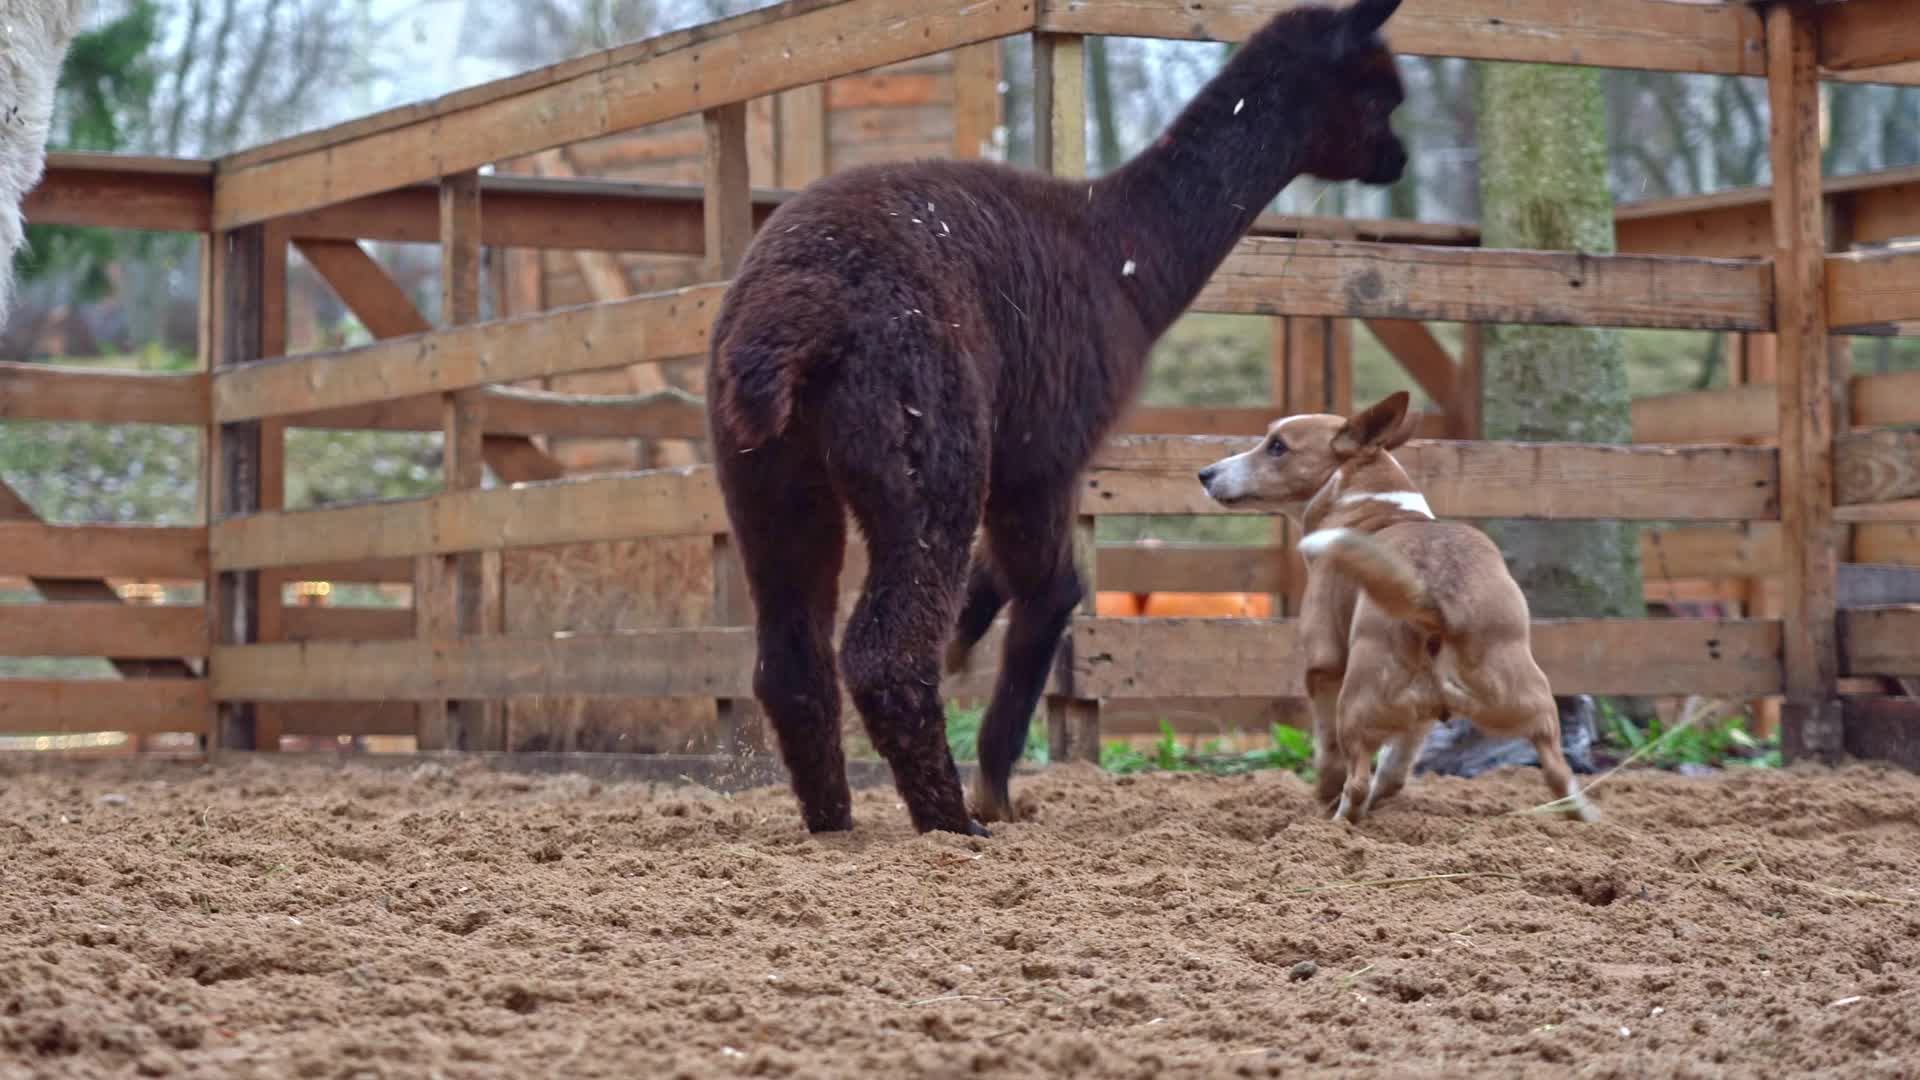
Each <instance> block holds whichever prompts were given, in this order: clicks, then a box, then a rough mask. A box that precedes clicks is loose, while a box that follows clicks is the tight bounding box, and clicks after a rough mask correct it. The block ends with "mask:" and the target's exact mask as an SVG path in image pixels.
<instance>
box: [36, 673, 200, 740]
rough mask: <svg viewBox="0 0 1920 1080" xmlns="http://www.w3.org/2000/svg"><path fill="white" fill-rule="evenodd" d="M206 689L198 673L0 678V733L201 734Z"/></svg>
mask: <svg viewBox="0 0 1920 1080" xmlns="http://www.w3.org/2000/svg"><path fill="white" fill-rule="evenodd" d="M207 690H208V688H207V683H206V682H204V681H202V680H200V679H65V680H60V679H5V680H0V733H4V734H8V735H52V734H58V733H66V732H86V731H124V732H127V733H128V734H131V735H156V734H161V733H167V732H191V733H194V734H201V733H204V732H205V731H206V730H207V718H208V716H209V715H210V705H209V702H208V693H207Z"/></svg>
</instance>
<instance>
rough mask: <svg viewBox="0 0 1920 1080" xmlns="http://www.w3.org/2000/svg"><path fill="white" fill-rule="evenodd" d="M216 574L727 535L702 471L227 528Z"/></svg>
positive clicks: (216, 531) (535, 487)
mask: <svg viewBox="0 0 1920 1080" xmlns="http://www.w3.org/2000/svg"><path fill="white" fill-rule="evenodd" d="M212 531H213V551H214V559H213V561H214V564H215V565H216V566H217V567H218V568H219V569H222V570H247V569H259V568H263V567H269V566H299V565H302V564H306V563H326V562H348V563H351V562H358V561H360V560H367V559H388V558H401V557H408V556H414V555H431V554H452V553H454V552H460V551H483V550H496V549H506V548H516V547H533V546H538V545H543V544H567V543H576V542H583V541H590V540H628V539H638V538H642V537H649V536H702V535H714V534H718V533H724V532H726V531H727V522H726V513H725V509H724V507H723V506H722V505H721V501H720V493H719V489H718V487H717V485H716V484H715V483H714V479H713V470H712V469H711V468H707V467H699V466H696V467H689V468H684V469H667V470H660V471H655V472H642V473H624V474H616V475H611V476H592V477H582V478H580V479H576V480H554V481H548V482H544V483H533V484H520V485H517V486H514V487H510V488H495V489H491V490H482V491H462V492H455V493H452V494H446V495H437V496H433V497H430V498H426V499H409V500H404V501H397V502H380V503H358V504H355V505H352V506H340V507H328V508H325V509H320V510H292V511H280V512H274V513H263V514H255V515H251V516H248V517H242V518H233V519H230V520H227V521H222V522H219V523H217V524H215V525H214V526H213V530H212Z"/></svg>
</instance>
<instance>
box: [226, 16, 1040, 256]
mask: <svg viewBox="0 0 1920 1080" xmlns="http://www.w3.org/2000/svg"><path fill="white" fill-rule="evenodd" d="M1032 25H1033V8H1032V4H1031V2H1030V0H1026V2H1022V0H925V2H923V3H920V4H917V5H915V6H913V7H910V8H903V7H902V6H901V5H900V4H899V3H898V2H897V0H840V2H837V3H822V2H819V0H797V2H793V3H788V4H785V5H782V6H780V7H777V8H773V9H771V10H770V11H769V12H756V13H753V14H750V15H745V16H740V17H738V18H736V19H728V20H723V21H721V22H717V23H711V24H708V25H706V26H702V27H698V28H696V29H695V30H694V31H690V32H687V33H683V34H671V35H667V36H665V37H663V38H656V39H652V40H650V41H645V42H640V43H638V44H635V45H629V46H623V47H621V48H617V49H609V50H605V51H602V52H598V53H594V54H592V55H590V56H586V57H582V58H580V59H577V60H572V61H567V62H565V63H562V64H556V65H553V66H551V67H547V68H542V69H541V70H539V71H536V72H531V73H528V74H525V75H521V76H517V77H515V78H512V79H506V80H502V81H500V82H497V83H491V84H488V85H487V86H485V87H478V88H475V89H474V90H470V91H465V92H462V93H460V94H455V95H451V96H449V97H446V98H442V99H439V100H437V101H432V102H427V103H425V104H422V105H419V106H415V107H413V108H411V109H406V110H396V111H394V112H389V113H386V114H382V115H381V116H380V117H374V118H369V119H368V120H365V121H359V122H356V123H354V124H349V125H345V126H343V127H340V128H335V129H331V131H330V132H323V133H319V134H317V135H316V136H309V137H304V138H302V139H299V140H295V141H293V142H290V143H288V144H282V145H281V146H280V147H278V148H274V147H268V148H263V149H262V150H261V151H258V152H255V153H251V154H248V155H245V156H244V157H236V158H232V159H228V160H227V161H224V162H223V163H222V165H221V168H220V171H219V172H218V173H217V174H216V177H215V181H214V205H213V218H214V225H215V227H216V228H232V227H234V226H235V225H240V224H246V223H250V222H255V221H262V220H265V219H267V218H271V217H277V216H281V215H286V214H292V213H298V212H300V211H304V210H311V209H314V208H316V207H320V206H325V205H327V204H329V203H334V202H338V201H340V200H342V199H348V198H355V197H358V196H361V195H370V194H373V193H374V192H377V191H384V190H387V189H390V188H394V187H399V186H403V185H406V184H411V183H416V182H419V181H423V180H426V179H429V178H431V177H437V176H441V175H445V174H447V173H452V172H457V171H460V170H463V169H473V168H478V167H479V166H481V165H484V164H486V163H488V162H490V161H495V160H498V159H501V158H509V157H517V156H519V155H522V154H530V153H534V152H537V151H540V150H545V149H548V148H549V147H554V146H564V145H566V144H567V143H571V142H578V141H580V140H582V139H589V138H595V137H598V136H601V135H610V134H613V133H615V132H620V131H627V130H630V129H633V128H637V127H644V126H645V125H648V124H654V123H659V122H661V121H664V120H672V119H674V118H676V117H680V116H685V115H687V114H689V113H695V112H699V111H700V110H702V109H706V108H711V107H713V106H716V105H727V104H734V103H741V102H746V101H749V100H751V99H753V98H757V97H762V96H765V95H767V94H772V93H777V92H779V91H782V90H789V89H792V88H794V87H798V86H804V85H806V84H808V83H813V82H820V81H822V80H825V79H829V78H833V77H836V76H839V75H843V74H846V73H848V72H853V71H862V70H866V69H868V68H874V67H881V66H883V65H886V64H892V63H897V62H899V61H903V60H911V59H914V58H916V57H921V56H929V55H932V54H934V53H940V52H945V51H947V50H949V49H952V48H955V47H957V46H961V45H970V44H973V43H974V42H977V41H988V40H992V39H995V38H1000V37H1005V36H1007V35H1010V34H1017V33H1020V32H1022V31H1024V30H1027V29H1030V28H1031V27H1032Z"/></svg>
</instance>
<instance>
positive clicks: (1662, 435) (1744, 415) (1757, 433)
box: [1630, 383, 1780, 443]
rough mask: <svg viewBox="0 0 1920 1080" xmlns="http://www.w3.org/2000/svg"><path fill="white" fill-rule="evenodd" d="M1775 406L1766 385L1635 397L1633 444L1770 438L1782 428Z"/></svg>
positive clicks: (1770, 390)
mask: <svg viewBox="0 0 1920 1080" xmlns="http://www.w3.org/2000/svg"><path fill="white" fill-rule="evenodd" d="M1777 402H1778V396H1777V395H1776V393H1775V392H1774V388H1773V387H1772V386H1771V385H1768V384H1765V383H1748V384H1745V385H1741V386H1725V387H1720V388H1718V389H1714V390H1682V391H1678V392H1676V393H1671V394H1650V395H1648V396H1646V397H1637V398H1634V399H1633V402H1632V404H1631V406H1630V408H1631V410H1632V415H1633V441H1634V442H1637V443H1719V442H1733V441H1734V440H1736V439H1751V438H1761V437H1766V436H1771V435H1773V434H1774V433H1775V432H1776V431H1778V430H1779V426H1780V414H1779V405H1778V404H1777Z"/></svg>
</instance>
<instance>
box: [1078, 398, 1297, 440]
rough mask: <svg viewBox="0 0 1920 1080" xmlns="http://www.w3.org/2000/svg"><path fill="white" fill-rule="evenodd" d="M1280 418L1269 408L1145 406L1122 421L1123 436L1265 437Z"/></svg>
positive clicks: (1267, 406) (1119, 432) (1265, 406)
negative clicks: (1268, 428)
mask: <svg viewBox="0 0 1920 1080" xmlns="http://www.w3.org/2000/svg"><path fill="white" fill-rule="evenodd" d="M1279 418H1280V414H1279V413H1278V412H1277V411H1276V410H1275V408H1274V407H1273V406H1270V405H1258V406H1251V407H1240V406H1232V405H1143V406H1139V407H1137V408H1135V409H1133V410H1132V411H1131V412H1129V413H1127V414H1126V415H1125V416H1122V417H1121V418H1120V423H1119V424H1118V425H1117V426H1116V428H1115V430H1116V432H1117V433H1118V434H1121V435H1264V434H1266V431H1267V425H1269V424H1271V423H1273V422H1274V421H1275V420H1278V419H1279Z"/></svg>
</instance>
